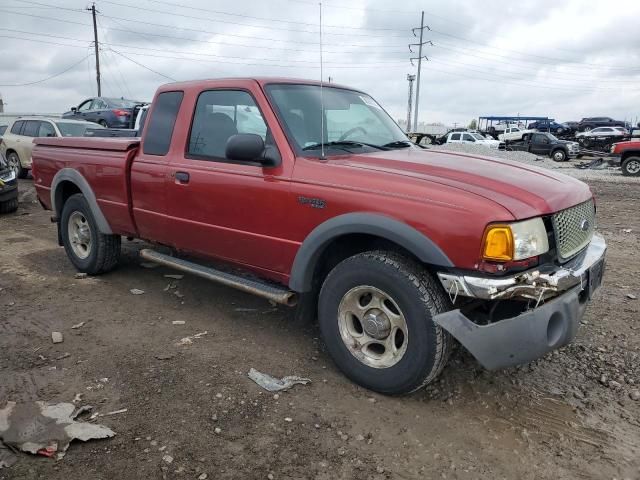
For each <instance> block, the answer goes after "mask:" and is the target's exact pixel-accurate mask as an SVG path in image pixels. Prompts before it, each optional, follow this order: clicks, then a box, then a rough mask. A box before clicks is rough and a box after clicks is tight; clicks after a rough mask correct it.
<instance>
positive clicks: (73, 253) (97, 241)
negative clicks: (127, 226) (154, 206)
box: [60, 193, 120, 275]
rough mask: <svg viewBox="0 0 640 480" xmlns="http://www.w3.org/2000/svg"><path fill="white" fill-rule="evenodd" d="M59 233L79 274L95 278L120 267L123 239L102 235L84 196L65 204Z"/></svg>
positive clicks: (116, 236)
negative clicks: (118, 265) (96, 275)
mask: <svg viewBox="0 0 640 480" xmlns="http://www.w3.org/2000/svg"><path fill="white" fill-rule="evenodd" d="M60 232H61V234H62V242H63V244H64V249H65V251H66V253H67V256H68V257H69V259H70V260H71V263H73V265H74V266H75V267H76V268H77V269H78V270H79V271H80V272H84V273H88V274H90V275H95V274H98V273H104V272H108V271H109V270H112V269H113V268H114V267H115V266H116V265H117V264H118V260H119V259H120V236H119V235H106V234H104V233H100V231H99V230H98V227H97V224H96V221H95V219H94V217H93V214H92V213H91V209H90V208H89V204H88V203H87V200H86V199H85V198H84V195H82V194H79V193H78V194H75V195H72V196H71V197H69V199H68V200H67V201H66V202H65V204H64V207H63V208H62V215H61V217H60Z"/></svg>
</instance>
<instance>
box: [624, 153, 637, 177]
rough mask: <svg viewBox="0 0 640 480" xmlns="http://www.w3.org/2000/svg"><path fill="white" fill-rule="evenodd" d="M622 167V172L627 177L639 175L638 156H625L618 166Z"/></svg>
mask: <svg viewBox="0 0 640 480" xmlns="http://www.w3.org/2000/svg"><path fill="white" fill-rule="evenodd" d="M620 167H621V168H622V174H623V175H625V176H627V177H638V176H640V157H629V158H625V160H624V161H623V162H622V165H621V166H620Z"/></svg>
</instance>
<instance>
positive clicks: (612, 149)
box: [609, 143, 616, 153]
mask: <svg viewBox="0 0 640 480" xmlns="http://www.w3.org/2000/svg"><path fill="white" fill-rule="evenodd" d="M615 151H616V144H615V143H614V144H613V145H611V148H610V149H609V153H614V152H615Z"/></svg>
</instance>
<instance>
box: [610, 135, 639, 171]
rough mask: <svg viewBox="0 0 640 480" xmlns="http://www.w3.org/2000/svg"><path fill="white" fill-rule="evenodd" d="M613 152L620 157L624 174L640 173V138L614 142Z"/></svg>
mask: <svg viewBox="0 0 640 480" xmlns="http://www.w3.org/2000/svg"><path fill="white" fill-rule="evenodd" d="M611 153H612V154H614V155H616V156H619V157H620V168H621V169H622V174H623V175H629V176H638V175H640V139H636V140H630V141H628V142H619V143H614V144H613V145H612V146H611Z"/></svg>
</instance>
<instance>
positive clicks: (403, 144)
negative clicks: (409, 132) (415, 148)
mask: <svg viewBox="0 0 640 480" xmlns="http://www.w3.org/2000/svg"><path fill="white" fill-rule="evenodd" d="M411 145H413V143H411V142H410V141H409V140H396V141H394V142H389V143H385V144H384V145H382V147H384V148H408V147H410V146H411Z"/></svg>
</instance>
